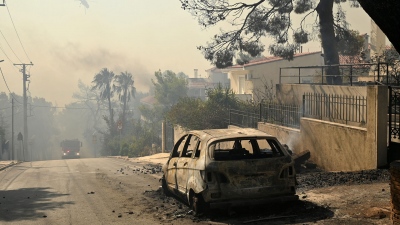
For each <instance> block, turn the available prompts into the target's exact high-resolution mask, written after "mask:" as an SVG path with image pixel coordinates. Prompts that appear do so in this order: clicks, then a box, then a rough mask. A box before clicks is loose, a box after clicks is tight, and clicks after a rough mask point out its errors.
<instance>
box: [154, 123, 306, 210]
mask: <svg viewBox="0 0 400 225" xmlns="http://www.w3.org/2000/svg"><path fill="white" fill-rule="evenodd" d="M163 172H164V175H163V178H162V180H161V181H162V187H163V189H164V192H165V193H166V194H167V195H168V194H173V195H175V196H177V197H180V198H182V199H183V200H184V201H186V202H187V203H188V204H189V205H190V206H191V207H192V208H193V210H194V211H195V212H196V213H201V212H203V211H204V210H205V209H208V208H210V207H211V208H213V207H224V206H229V207H230V206H237V205H248V204H254V203H267V202H271V201H289V200H297V199H298V196H297V195H296V189H295V183H296V181H295V179H296V178H295V170H294V162H293V159H292V157H291V156H290V154H289V153H288V152H287V150H286V149H285V148H284V147H283V146H282V145H281V144H280V143H279V141H278V140H277V139H276V138H275V137H273V136H271V135H268V134H266V133H264V132H262V131H259V130H256V129H251V128H235V129H210V130H193V131H189V132H188V133H187V134H185V135H183V136H182V137H181V138H180V139H179V140H178V141H177V142H176V144H175V146H174V149H173V150H172V152H171V155H170V157H169V159H168V161H167V163H166V164H165V165H164V166H163Z"/></svg>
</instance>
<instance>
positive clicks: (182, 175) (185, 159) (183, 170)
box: [176, 134, 199, 194]
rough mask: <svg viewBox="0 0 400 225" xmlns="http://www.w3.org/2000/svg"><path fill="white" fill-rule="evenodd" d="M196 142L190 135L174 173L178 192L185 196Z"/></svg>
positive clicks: (192, 165) (193, 136)
mask: <svg viewBox="0 0 400 225" xmlns="http://www.w3.org/2000/svg"><path fill="white" fill-rule="evenodd" d="M198 141H199V138H198V137H197V136H195V135H193V134H190V135H189V136H188V138H187V140H186V144H185V146H184V148H183V151H182V153H181V155H180V157H179V160H178V165H177V172H176V173H177V177H178V179H177V181H178V188H179V192H181V193H182V194H186V192H187V182H188V179H189V174H190V172H191V171H192V170H193V169H194V159H193V154H195V152H196V151H197V148H198Z"/></svg>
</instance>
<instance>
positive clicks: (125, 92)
mask: <svg viewBox="0 0 400 225" xmlns="http://www.w3.org/2000/svg"><path fill="white" fill-rule="evenodd" d="M114 81H115V85H114V90H115V92H116V93H118V97H119V100H120V101H121V102H122V103H123V104H124V105H123V109H122V122H123V123H125V115H126V110H127V109H126V108H127V106H126V103H127V102H129V101H130V99H131V96H132V97H135V87H134V86H133V84H134V81H133V78H132V74H131V73H128V72H122V73H121V74H119V75H116V76H115V78H114Z"/></svg>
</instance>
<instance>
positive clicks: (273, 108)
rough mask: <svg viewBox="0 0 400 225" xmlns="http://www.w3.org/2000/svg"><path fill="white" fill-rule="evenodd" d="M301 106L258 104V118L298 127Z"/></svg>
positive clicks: (267, 121) (263, 120)
mask: <svg viewBox="0 0 400 225" xmlns="http://www.w3.org/2000/svg"><path fill="white" fill-rule="evenodd" d="M300 117H301V107H300V106H298V105H283V104H275V103H268V104H260V120H261V121H262V122H266V123H272V124H277V125H282V126H286V127H293V128H300Z"/></svg>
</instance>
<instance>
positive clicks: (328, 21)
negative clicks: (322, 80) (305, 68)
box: [316, 0, 342, 84]
mask: <svg viewBox="0 0 400 225" xmlns="http://www.w3.org/2000/svg"><path fill="white" fill-rule="evenodd" d="M316 10H317V13H318V16H319V25H320V33H321V45H322V49H323V50H324V61H325V65H338V64H339V53H338V50H337V43H336V39H335V31H334V29H333V0H320V2H319V3H318V6H317V8H316ZM326 75H327V76H326V82H327V83H328V84H342V77H341V75H340V71H339V67H338V66H332V67H328V68H327V69H326Z"/></svg>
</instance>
